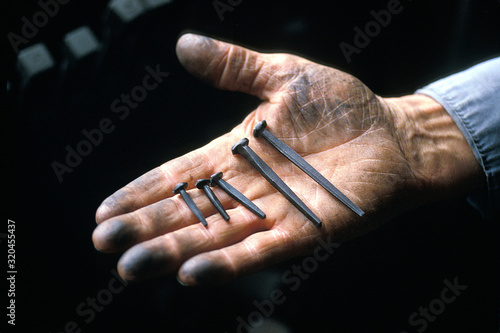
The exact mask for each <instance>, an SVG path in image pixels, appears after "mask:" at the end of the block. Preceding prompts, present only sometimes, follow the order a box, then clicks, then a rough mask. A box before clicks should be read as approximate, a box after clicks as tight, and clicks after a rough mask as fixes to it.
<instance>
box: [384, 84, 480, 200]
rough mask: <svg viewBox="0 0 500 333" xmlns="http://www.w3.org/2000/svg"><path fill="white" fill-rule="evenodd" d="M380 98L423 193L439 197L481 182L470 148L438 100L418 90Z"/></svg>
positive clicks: (473, 187)
mask: <svg viewBox="0 0 500 333" xmlns="http://www.w3.org/2000/svg"><path fill="white" fill-rule="evenodd" d="M384 100H385V102H386V103H387V105H388V106H389V110H390V112H391V113H392V117H393V119H394V128H395V136H396V138H397V140H398V141H399V143H400V147H401V150H402V152H403V154H404V155H405V156H406V158H407V160H408V162H409V164H410V167H411V168H412V170H413V173H414V175H415V178H416V179H417V181H418V183H419V184H420V187H421V189H422V190H423V191H424V192H425V193H428V194H429V196H430V197H431V198H443V197H448V196H451V195H456V194H462V193H465V192H468V191H471V190H474V189H477V188H479V187H480V186H481V185H483V184H484V181H485V180H484V173H483V171H482V168H481V166H480V165H479V162H478V161H477V159H476V157H475V156H474V153H473V151H472V148H471V147H470V146H469V144H468V142H467V140H466V138H465V137H464V135H463V134H462V132H461V131H460V129H459V128H458V126H457V125H456V124H455V122H454V121H453V119H452V118H451V116H450V115H449V114H448V112H447V111H446V110H445V109H444V108H443V106H442V105H441V104H439V103H438V102H436V101H435V100H434V99H432V98H430V97H428V96H426V95H419V94H417V95H408V96H403V97H399V98H386V99H384Z"/></svg>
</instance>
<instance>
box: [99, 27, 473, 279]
mask: <svg viewBox="0 0 500 333" xmlns="http://www.w3.org/2000/svg"><path fill="white" fill-rule="evenodd" d="M177 54H178V57H179V60H180V62H181V63H182V64H183V65H184V67H185V68H186V69H187V70H188V71H189V72H190V73H192V74H193V75H195V76H197V77H199V78H201V79H202V80H204V81H206V82H208V83H210V84H212V85H214V86H215V87H217V88H220V89H226V90H231V91H240V92H243V93H248V94H251V95H253V96H256V97H258V98H260V99H261V100H262V103H261V104H260V105H259V106H258V107H257V108H256V110H254V111H253V112H251V113H250V114H249V115H248V116H247V117H246V119H245V120H244V121H243V122H242V123H241V124H239V125H238V126H236V127H235V128H234V129H233V130H232V131H231V132H230V133H227V134H225V135H223V136H221V137H219V138H217V139H215V140H214V141H212V142H210V143H209V144H207V145H206V146H204V147H202V148H200V149H197V150H195V151H193V152H190V153H188V154H186V155H184V156H182V157H179V158H177V159H174V160H172V161H169V162H166V163H165V164H163V165H161V166H159V167H157V168H155V169H153V170H151V171H150V172H148V173H146V174H144V175H143V176H141V177H139V178H137V179H136V180H134V181H133V182H131V183H129V184H128V185H126V186H125V187H124V188H122V189H120V190H118V191H117V192H115V193H114V194H113V195H111V196H110V197H108V198H107V199H106V200H104V202H103V203H102V204H101V206H100V207H99V208H98V210H97V212H96V221H97V223H99V225H98V227H97V228H96V229H95V231H94V233H93V242H94V244H95V246H96V248H97V249H99V250H100V251H103V252H122V251H125V253H124V254H123V255H122V257H121V258H120V260H119V263H118V271H119V273H120V275H121V276H122V277H123V278H124V279H126V280H140V279H144V278H151V277H155V276H160V275H165V274H170V273H173V272H176V271H177V272H178V279H179V281H181V282H182V283H185V284H188V285H194V284H200V283H211V282H222V281H227V280H230V279H233V278H235V277H237V276H240V275H242V274H246V273H249V272H254V271H257V270H260V269H263V268H265V267H268V266H270V265H272V264H273V263H276V262H279V261H282V260H284V259H286V258H290V257H293V256H298V255H304V254H306V253H308V252H310V251H311V250H312V249H313V248H314V247H315V246H316V244H317V238H318V237H321V238H323V239H326V238H329V239H331V240H332V241H335V242H342V241H345V240H348V239H351V238H353V237H356V236H359V235H362V234H364V233H366V232H368V231H370V230H372V229H374V228H376V227H377V226H378V225H380V224H381V223H383V222H385V221H387V220H389V219H390V218H392V217H394V216H395V215H397V214H400V213H402V212H404V211H407V210H409V209H412V208H414V207H416V206H418V205H420V204H422V203H424V202H426V201H429V200H436V199H439V198H443V197H446V196H449V195H451V194H455V193H456V192H457V189H460V191H466V190H469V189H472V188H474V187H475V186H478V185H479V184H480V182H479V181H478V180H481V169H480V167H479V165H478V163H477V161H476V160H475V157H474V155H473V153H472V151H471V149H470V147H469V146H468V144H467V142H466V140H465V138H464V137H463V135H462V134H461V132H460V131H459V129H458V128H457V127H456V125H455V124H454V123H453V120H452V119H451V117H449V116H448V114H447V113H446V111H445V110H444V109H443V108H442V107H441V105H439V104H438V103H437V102H435V101H434V100H432V99H431V98H429V97H426V96H422V95H410V96H404V97H401V98H382V97H380V96H377V95H375V94H374V93H373V92H371V91H370V89H368V88H367V87H366V86H365V85H364V84H363V83H362V82H361V81H359V80H358V79H356V78H355V77H353V76H351V75H349V74H346V73H344V72H341V71H339V70H336V69H334V68H331V67H326V66H322V65H319V64H317V63H314V62H311V61H308V60H305V59H303V58H300V57H297V56H293V55H288V54H262V53H257V52H254V51H251V50H248V49H245V48H242V47H239V46H236V45H232V44H228V43H224V42H221V41H217V40H213V39H210V38H206V37H202V36H198V35H192V34H187V35H184V36H182V37H181V38H180V40H179V41H178V45H177ZM261 120H266V121H267V124H268V129H269V131H271V132H272V133H273V134H274V135H275V136H277V137H278V138H280V139H281V140H282V141H284V142H285V143H286V144H288V145H289V146H290V147H292V148H293V149H294V150H295V151H297V152H298V153H299V154H300V155H302V156H303V157H304V158H305V159H306V160H307V161H308V162H309V163H310V164H311V165H312V166H314V167H315V168H316V169H317V170H318V171H319V172H320V173H321V174H323V175H324V176H325V177H326V178H327V179H329V180H330V181H331V182H332V183H333V184H334V185H335V186H336V187H337V188H338V189H339V190H341V191H342V192H343V193H344V194H345V195H347V197H349V198H350V199H351V200H352V201H353V202H354V203H355V204H356V205H358V206H359V207H360V208H362V209H363V210H364V211H365V215H364V216H362V217H359V216H357V215H356V214H355V213H353V212H352V211H351V210H350V209H349V208H347V207H345V206H344V205H343V204H342V203H340V202H339V201H338V200H337V199H335V198H334V197H332V196H331V195H330V194H329V193H328V192H327V191H326V190H324V189H323V188H321V187H320V186H319V185H318V184H316V183H315V182H314V181H313V180H312V179H310V178H309V177H308V176H306V175H305V174H304V173H303V172H302V171H301V170H299V169H298V168H296V167H295V166H293V165H292V164H291V163H290V162H289V161H288V160H287V159H285V158H284V157H283V156H282V155H280V154H279V153H278V152H277V151H276V150H275V149H274V148H273V147H271V146H270V144H268V143H267V142H266V141H264V140H262V139H256V138H253V137H252V130H253V127H254V125H255V124H256V123H257V122H259V121H261ZM244 137H248V138H249V139H250V146H251V147H252V149H253V150H254V151H255V152H256V153H257V154H258V155H259V156H261V157H262V159H263V160H264V161H266V162H267V163H268V164H269V165H270V166H271V168H272V169H273V170H274V171H275V172H276V173H277V174H278V175H279V176H280V177H281V178H282V179H283V180H284V181H285V183H287V184H288V185H289V186H290V187H291V188H292V189H293V190H294V192H295V193H296V194H297V195H298V196H299V197H300V198H301V199H302V200H303V201H304V202H305V203H306V204H307V205H308V207H310V208H311V209H312V211H313V212H314V213H315V214H316V215H317V216H318V217H319V218H320V219H321V221H322V222H323V226H322V227H321V228H317V227H316V226H314V225H313V224H312V223H311V222H310V221H308V220H307V218H306V217H305V216H304V215H303V214H302V213H300V212H299V211H298V210H297V209H296V208H295V207H293V206H292V205H291V204H290V203H289V202H288V201H287V200H286V199H285V198H284V197H283V196H282V195H281V194H280V193H278V192H277V191H276V190H275V189H274V188H273V187H272V186H271V185H270V184H269V183H268V182H267V181H266V180H265V179H264V178H263V177H262V176H261V175H260V174H259V173H258V172H257V171H256V170H255V169H253V168H252V167H251V166H250V164H249V163H248V162H247V161H246V160H245V159H244V158H242V157H241V156H233V155H232V153H231V147H232V146H233V144H235V143H236V142H237V141H239V140H240V139H242V138H244ZM219 171H221V172H223V174H224V179H225V180H226V181H227V182H229V183H230V184H231V185H233V186H234V187H235V188H237V189H238V190H240V191H241V192H243V193H244V194H245V195H246V196H247V197H248V198H250V199H251V200H252V201H253V202H254V203H255V204H256V205H257V206H259V207H260V208H261V209H262V210H263V211H264V212H265V213H266V215H267V216H266V218H265V219H263V220H262V219H260V218H258V217H257V216H255V215H253V214H252V213H251V212H250V211H248V210H247V209H246V208H244V207H243V206H241V205H240V204H238V203H237V202H236V201H234V200H233V199H232V198H230V197H229V196H228V195H227V194H226V193H224V192H223V191H222V190H220V189H219V188H217V187H216V188H214V192H215V193H216V195H217V196H218V198H219V199H220V201H221V202H222V204H223V205H224V207H225V208H226V210H227V212H228V213H229V216H230V217H231V219H230V220H229V221H228V222H226V221H224V220H223V218H222V217H221V216H220V215H219V214H218V213H217V211H216V210H215V208H214V207H213V206H212V205H211V203H210V202H209V200H208V199H207V198H206V197H205V195H204V194H203V192H202V191H201V190H199V189H197V188H195V182H196V180H197V179H201V178H209V177H210V175H212V174H214V173H216V172H219ZM179 182H188V183H189V188H190V190H189V191H188V193H189V194H190V195H191V196H192V197H193V199H194V201H195V202H196V204H197V205H198V207H199V208H200V210H201V211H202V212H203V214H204V216H205V217H206V218H207V222H208V227H207V228H205V227H204V226H203V225H202V224H201V223H199V221H198V219H197V218H196V217H195V216H194V215H193V214H192V212H191V211H190V210H189V209H188V207H187V205H186V204H185V203H184V202H183V201H182V199H181V198H180V196H178V195H174V194H173V193H172V191H173V189H174V187H175V185H176V184H177V183H179Z"/></svg>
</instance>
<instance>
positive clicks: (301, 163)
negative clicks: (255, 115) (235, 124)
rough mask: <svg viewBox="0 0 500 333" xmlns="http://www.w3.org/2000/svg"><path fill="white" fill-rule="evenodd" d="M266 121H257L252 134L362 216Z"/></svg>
mask: <svg viewBox="0 0 500 333" xmlns="http://www.w3.org/2000/svg"><path fill="white" fill-rule="evenodd" d="M266 127H267V123H266V121H265V120H263V121H261V122H259V123H258V124H257V125H255V127H254V129H253V136H254V137H256V138H257V137H259V136H262V137H263V138H264V139H266V140H267V141H268V142H269V143H270V144H271V145H273V146H274V147H275V148H276V149H277V150H278V151H279V152H280V153H281V154H283V156H285V157H286V158H287V159H289V160H290V162H292V163H293V164H295V165H296V166H298V167H299V168H300V169H301V170H302V171H304V172H305V173H306V174H307V175H308V176H309V177H311V178H312V179H314V180H315V181H316V182H317V183H318V184H319V185H321V186H322V187H323V188H324V189H325V190H327V191H328V192H330V193H331V194H332V195H333V196H334V197H335V198H337V199H338V200H340V202H342V203H343V204H344V205H346V206H347V207H349V208H350V209H351V210H352V211H353V212H355V213H356V214H358V215H359V216H363V215H364V213H365V212H363V210H362V209H361V208H359V207H358V206H356V204H355V203H354V202H352V201H351V200H350V199H349V198H348V197H346V196H345V195H344V193H342V192H340V190H339V189H338V188H336V187H335V186H334V185H333V184H332V183H330V181H328V179H326V178H325V177H324V176H323V175H322V174H321V173H319V172H318V170H316V169H315V168H314V167H313V166H312V165H310V164H309V163H307V162H306V160H304V159H303V158H302V156H300V155H299V154H298V153H297V152H296V151H295V150H293V149H292V148H290V147H289V146H287V145H286V144H285V143H284V142H283V141H281V140H279V139H278V138H277V137H275V136H274V135H273V134H272V133H271V132H269V131H268V130H267V129H266Z"/></svg>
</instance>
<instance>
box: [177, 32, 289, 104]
mask: <svg viewBox="0 0 500 333" xmlns="http://www.w3.org/2000/svg"><path fill="white" fill-rule="evenodd" d="M176 53H177V57H178V58H179V61H180V62H181V64H182V65H183V66H184V67H185V68H186V70H187V71H188V72H190V73H191V74H193V75H194V76H196V77H198V78H200V79H202V80H203V81H206V82H208V83H210V84H212V85H214V86H215V87H217V88H219V89H224V90H231V91H239V92H243V93H247V94H250V95H253V96H256V97H258V98H260V99H262V100H267V99H269V96H268V95H269V93H271V92H272V91H273V90H276V89H277V88H278V87H276V86H274V87H273V84H270V83H272V82H269V80H270V78H271V77H272V75H273V73H274V72H275V71H276V70H278V69H279V68H280V67H281V66H280V64H279V63H280V61H276V60H279V59H280V58H281V59H282V58H283V55H281V56H280V55H274V54H273V55H271V54H262V53H259V52H255V51H252V50H249V49H246V48H244V47H241V46H237V45H234V44H229V43H225V42H222V41H219V40H215V39H212V38H209V37H205V36H201V35H195V34H185V35H183V36H181V37H180V38H179V40H178V41H177V48H176ZM282 60H284V59H282ZM281 63H284V61H281Z"/></svg>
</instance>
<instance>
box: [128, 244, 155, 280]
mask: <svg viewBox="0 0 500 333" xmlns="http://www.w3.org/2000/svg"><path fill="white" fill-rule="evenodd" d="M157 262H158V260H157V258H155V255H154V254H153V253H152V252H151V251H149V250H148V249H147V248H145V247H143V246H140V245H137V246H135V247H133V248H131V249H130V250H128V251H127V252H125V254H124V255H123V256H122V257H121V258H120V260H119V261H118V271H119V272H120V276H123V277H124V279H125V280H127V281H136V280H142V279H144V278H148V277H151V276H152V275H155V274H154V273H155V268H158V267H157V265H155V263H157Z"/></svg>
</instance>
